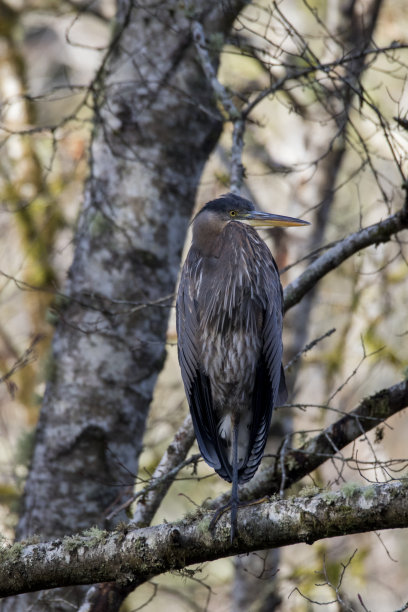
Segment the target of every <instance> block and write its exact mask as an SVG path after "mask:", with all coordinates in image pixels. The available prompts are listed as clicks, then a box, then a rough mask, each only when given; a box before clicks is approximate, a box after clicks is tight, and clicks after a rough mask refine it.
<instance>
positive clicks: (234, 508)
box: [231, 418, 239, 544]
mask: <svg viewBox="0 0 408 612" xmlns="http://www.w3.org/2000/svg"><path fill="white" fill-rule="evenodd" d="M238 432H239V419H238V418H235V419H234V432H233V438H232V491H231V544H232V542H233V541H234V538H235V535H236V533H237V531H238V526H237V513H238V505H239V500H238Z"/></svg>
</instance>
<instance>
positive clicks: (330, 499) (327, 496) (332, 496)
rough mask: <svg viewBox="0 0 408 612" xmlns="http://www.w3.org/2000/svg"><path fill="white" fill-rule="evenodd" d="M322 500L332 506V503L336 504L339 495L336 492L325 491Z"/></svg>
mask: <svg viewBox="0 0 408 612" xmlns="http://www.w3.org/2000/svg"><path fill="white" fill-rule="evenodd" d="M322 499H323V501H325V502H326V503H327V504H332V503H334V502H335V501H336V499H337V494H336V493H335V492H334V491H323V493H322Z"/></svg>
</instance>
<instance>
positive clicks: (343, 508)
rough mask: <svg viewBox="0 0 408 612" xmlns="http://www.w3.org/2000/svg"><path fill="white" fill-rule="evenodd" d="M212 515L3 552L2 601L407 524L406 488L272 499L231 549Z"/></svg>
mask: <svg viewBox="0 0 408 612" xmlns="http://www.w3.org/2000/svg"><path fill="white" fill-rule="evenodd" d="M210 518H211V513H210V512H204V513H203V512H202V511H199V512H198V513H197V514H196V516H193V517H189V518H187V519H185V520H183V521H182V522H180V523H171V524H165V525H158V526H156V527H148V528H143V529H135V530H124V531H113V532H111V533H108V532H106V531H102V530H101V531H99V530H97V529H96V528H94V529H93V530H88V531H87V532H84V533H83V534H80V535H77V536H69V537H65V538H64V539H58V540H54V541H52V542H44V543H39V544H25V543H24V542H19V543H17V544H15V545H14V546H12V547H10V548H3V549H2V551H1V553H0V557H1V565H0V596H2V597H4V596H8V595H15V594H18V593H23V592H27V591H35V590H39V589H48V588H53V587H56V586H69V585H75V584H89V583H95V582H116V583H117V584H121V585H126V584H128V583H129V582H131V583H132V584H133V586H138V585H139V584H141V583H143V582H145V581H146V580H148V579H150V578H151V577H152V576H157V575H159V574H162V573H164V572H167V571H169V570H177V569H182V568H184V567H186V566H188V565H191V564H193V563H202V562H205V561H211V560H214V559H218V558H221V557H228V556H230V555H236V554H243V553H247V552H250V551H254V550H260V549H263V548H275V547H281V546H287V545H289V544H296V543H301V542H306V543H308V544H312V543H313V542H315V541H316V540H319V539H321V538H330V537H335V536H340V535H347V534H353V533H362V532H367V531H377V530H380V529H394V528H398V527H400V528H403V527H407V526H408V486H407V485H406V483H404V482H401V481H398V482H393V483H388V484H382V485H371V486H369V487H362V488H360V487H358V486H357V485H355V486H353V487H350V486H347V488H346V487H345V488H344V490H343V491H339V492H337V493H331V492H330V493H321V494H318V495H315V496H313V497H310V498H307V497H298V498H293V499H289V500H279V501H268V502H266V503H263V504H262V505H256V506H248V507H246V508H242V509H241V510H240V511H239V519H238V528H239V538H238V539H237V541H236V542H235V543H234V545H231V543H230V524H229V516H228V513H226V515H225V516H224V517H223V518H222V519H221V520H220V521H219V522H218V524H217V527H216V530H215V533H214V534H213V535H211V534H210V532H209V531H208V524H209V521H210Z"/></svg>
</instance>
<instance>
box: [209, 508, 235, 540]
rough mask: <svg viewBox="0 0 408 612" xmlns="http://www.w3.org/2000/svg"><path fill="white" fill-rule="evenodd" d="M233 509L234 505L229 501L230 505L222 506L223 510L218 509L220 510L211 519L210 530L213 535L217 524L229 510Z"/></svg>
mask: <svg viewBox="0 0 408 612" xmlns="http://www.w3.org/2000/svg"><path fill="white" fill-rule="evenodd" d="M231 509H232V504H231V502H230V501H229V502H228V504H225V505H224V506H221V508H218V510H217V511H216V512H214V516H213V517H212V519H211V523H210V527H209V530H210V531H211V533H213V531H214V529H215V526H216V524H217V523H218V521H219V520H220V518H221V517H222V515H223V514H225V513H226V512H227V511H228V510H231Z"/></svg>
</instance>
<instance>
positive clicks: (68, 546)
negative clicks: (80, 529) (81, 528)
mask: <svg viewBox="0 0 408 612" xmlns="http://www.w3.org/2000/svg"><path fill="white" fill-rule="evenodd" d="M83 544H84V541H83V538H82V537H81V536H80V535H78V534H74V535H72V536H65V538H64V539H63V540H62V546H63V548H64V549H65V550H66V551H68V552H74V551H75V550H76V549H77V548H79V547H80V546H83Z"/></svg>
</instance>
